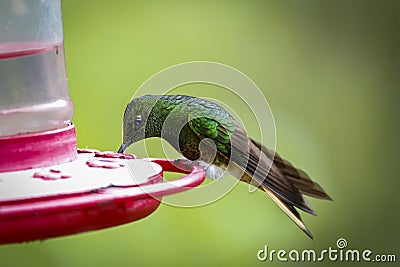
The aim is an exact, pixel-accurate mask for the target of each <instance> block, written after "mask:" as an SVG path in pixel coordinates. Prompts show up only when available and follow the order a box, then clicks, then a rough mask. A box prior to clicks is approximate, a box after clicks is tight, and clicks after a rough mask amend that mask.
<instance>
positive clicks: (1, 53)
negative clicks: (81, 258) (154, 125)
mask: <svg viewBox="0 0 400 267" xmlns="http://www.w3.org/2000/svg"><path fill="white" fill-rule="evenodd" d="M0 24H1V25H5V27H4V29H7V30H3V31H1V32H0V69H1V71H0V81H1V83H0V244H4V243H12V242H23V241H30V240H37V239H45V238H49V237H56V236H62V235H68V234H75V233H81V232H85V231H91V230H97V229H102V228H106V227H110V226H115V225H120V224H123V223H128V222H132V221H135V220H138V219H141V218H144V217H146V216H147V215H149V214H151V213H152V212H154V211H155V210H156V209H157V207H158V206H159V204H160V201H161V198H162V197H163V196H164V195H168V194H173V193H177V192H181V191H184V190H187V189H190V188H193V187H195V186H197V185H199V184H201V183H202V182H203V180H204V178H205V173H204V171H203V170H202V169H201V168H200V167H197V166H192V167H191V170H190V172H188V173H187V174H188V175H187V176H185V177H182V178H180V179H177V180H174V181H169V182H163V171H173V172H182V170H183V169H184V166H183V168H176V167H175V166H174V165H173V163H172V162H170V161H169V160H156V159H137V158H135V156H133V155H130V154H119V153H114V152H100V151H98V150H90V149H84V150H79V149H78V150H77V149H76V135H75V128H74V126H73V125H72V124H71V122H70V121H71V119H72V116H73V105H72V101H71V100H70V98H69V94H68V87H67V76H66V70H65V59H64V48H63V33H62V21H61V5H60V0H47V1H41V0H30V1H23V2H16V1H13V0H6V1H5V3H3V5H2V9H1V10H0Z"/></svg>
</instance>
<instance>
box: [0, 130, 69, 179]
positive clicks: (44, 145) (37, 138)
mask: <svg viewBox="0 0 400 267" xmlns="http://www.w3.org/2000/svg"><path fill="white" fill-rule="evenodd" d="M76 157H77V153H76V134H75V126H74V125H72V124H71V125H68V126H67V127H65V128H62V129H57V130H50V131H45V132H38V133H31V134H24V135H17V136H6V137H0V172H8V171H19V170H26V169H32V168H40V167H47V166H51V165H56V164H60V163H65V162H70V161H72V160H75V159H76Z"/></svg>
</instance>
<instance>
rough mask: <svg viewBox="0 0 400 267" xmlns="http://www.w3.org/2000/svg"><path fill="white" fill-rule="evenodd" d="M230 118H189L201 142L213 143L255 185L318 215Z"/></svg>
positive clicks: (197, 115)
mask: <svg viewBox="0 0 400 267" xmlns="http://www.w3.org/2000/svg"><path fill="white" fill-rule="evenodd" d="M208 112H209V111H208ZM225 113H226V112H225ZM228 116H229V115H227V117H224V118H223V119H222V118H221V116H219V117H213V118H209V117H210V115H208V114H205V116H200V114H199V109H197V114H196V116H195V117H190V115H189V118H188V122H189V126H190V128H191V129H192V130H193V132H194V133H195V134H196V135H197V136H198V137H199V138H200V140H203V139H206V138H209V139H212V140H213V141H214V143H215V146H216V148H217V152H218V154H219V155H221V156H223V157H225V158H226V159H227V162H229V161H232V162H233V163H234V164H235V165H236V166H237V167H239V168H240V169H241V170H242V171H243V172H244V173H246V174H248V175H249V176H250V177H251V178H253V179H254V180H255V181H256V183H255V184H257V185H259V186H260V187H261V186H264V187H266V188H268V189H269V190H271V191H272V192H273V193H274V194H276V195H277V196H278V197H279V198H281V199H283V200H284V201H285V202H286V203H288V204H290V205H293V206H296V207H298V208H300V209H302V210H304V211H306V212H309V213H311V214H315V212H314V211H313V210H312V208H311V206H310V205H309V204H308V202H307V201H306V200H305V199H304V198H303V196H302V194H301V193H300V192H299V190H298V189H297V188H296V187H295V186H294V185H293V183H292V182H291V181H290V180H289V179H288V178H287V177H286V176H285V175H284V174H283V173H282V172H281V171H280V170H279V168H278V167H277V166H276V165H275V164H274V163H273V160H272V159H271V158H268V157H267V155H266V153H263V152H262V150H260V149H259V148H258V147H257V146H256V145H255V144H254V143H253V142H252V140H251V139H250V138H249V137H248V136H247V133H246V131H245V130H244V129H243V128H242V127H240V126H239V125H238V124H237V123H236V122H235V121H234V120H233V118H231V117H230V116H229V117H228ZM238 178H239V179H240V178H241V177H238ZM245 181H246V180H245ZM246 182H248V183H250V182H251V181H246ZM252 183H253V182H252Z"/></svg>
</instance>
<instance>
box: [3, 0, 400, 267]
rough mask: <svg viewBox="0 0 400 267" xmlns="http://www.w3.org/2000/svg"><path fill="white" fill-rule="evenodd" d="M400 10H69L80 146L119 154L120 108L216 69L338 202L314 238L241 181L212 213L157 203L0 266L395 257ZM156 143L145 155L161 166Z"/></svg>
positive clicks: (333, 6) (341, 4)
mask: <svg viewBox="0 0 400 267" xmlns="http://www.w3.org/2000/svg"><path fill="white" fill-rule="evenodd" d="M399 7H400V2H399V1H344V0H341V1H278V0H276V1H201V2H191V1H104V0H96V1H94V0H86V1H78V0H68V1H66V0H64V1H63V21H64V36H65V50H66V59H67V70H68V75H69V88H70V94H71V97H72V99H73V101H74V105H75V116H74V120H73V121H74V123H75V124H76V127H77V138H78V145H79V147H89V148H97V149H101V150H115V149H117V148H118V146H119V145H120V142H121V136H122V128H121V121H122V115H123V111H124V109H125V106H126V104H127V103H128V101H129V100H130V99H131V97H132V96H133V94H134V92H135V90H136V89H137V88H138V87H139V86H140V85H141V84H142V83H143V82H144V81H145V80H146V79H148V78H149V77H150V76H151V75H153V74H154V73H156V72H158V71H160V70H162V69H164V68H166V67H169V66H171V65H174V64H178V63H182V62H187V61H194V60H209V61H216V62H221V63H224V64H227V65H230V66H232V67H234V68H237V69H239V70H240V71H242V72H244V73H245V74H247V75H248V76H249V77H250V78H251V79H252V80H254V81H255V82H256V83H257V85H258V86H259V87H260V88H261V89H262V90H263V92H264V94H265V95H266V97H267V99H268V101H269V104H270V105H271V108H272V111H273V113H274V116H275V121H276V126H277V150H278V151H279V152H280V153H281V155H283V156H285V157H286V158H288V159H290V160H291V161H292V162H293V163H295V164H296V165H297V166H300V167H302V168H304V169H306V170H307V171H308V172H309V173H310V174H311V175H312V177H314V179H316V180H318V181H319V182H320V184H321V185H323V186H324V188H325V189H326V190H327V191H328V192H329V193H330V195H331V196H332V197H333V198H334V202H324V201H318V200H310V202H311V204H312V205H313V207H314V208H315V209H316V211H317V212H318V216H317V217H313V216H308V215H307V214H304V215H303V218H304V220H305V222H306V224H307V225H308V226H309V227H310V229H311V231H312V232H313V234H314V236H315V241H311V240H309V239H308V238H307V237H306V236H305V235H304V234H303V233H302V232H301V231H300V230H299V229H297V228H296V227H295V226H294V224H293V223H292V222H291V221H290V220H289V219H288V218H287V217H286V216H285V215H284V214H283V213H282V212H280V210H279V209H278V208H277V207H276V206H275V204H274V203H273V202H272V201H270V200H269V199H267V197H266V196H265V195H264V194H263V193H261V192H257V193H255V194H249V193H248V190H247V186H246V185H244V184H239V185H238V186H236V187H235V188H234V189H233V191H232V192H231V193H229V194H228V195H227V196H226V197H224V198H222V199H220V200H219V201H217V202H215V203H213V204H211V205H207V206H204V207H200V208H176V207H171V206H167V205H161V206H160V208H159V209H158V210H157V211H156V212H155V213H153V214H152V215H150V216H149V217H147V218H145V219H143V220H141V221H138V222H135V223H131V224H127V225H123V226H119V227H114V228H111V229H107V230H102V231H97V232H91V233H85V234H80V235H75V236H68V237H62V238H56V239H51V240H46V241H44V242H33V243H27V244H13V245H5V246H1V247H0V266H2V267H3V266H4V267H6V266H7V267H9V266H42V267H43V266H98V267H100V266H112V265H114V266H253V265H254V266H255V265H264V266H267V265H268V266H273V265H279V264H285V263H280V262H278V261H274V262H269V261H266V262H259V261H258V260H257V257H256V253H257V251H258V250H260V249H262V248H263V247H264V245H268V246H269V248H270V249H277V250H278V249H285V250H287V251H289V250H291V249H298V250H302V249H315V250H317V251H319V250H322V249H327V248H328V247H329V246H331V247H333V248H336V245H335V243H336V240H337V239H338V238H341V237H342V238H346V239H347V241H348V244H349V246H348V247H349V248H354V249H356V248H357V249H360V250H362V249H370V250H372V251H373V252H374V253H382V254H385V253H390V254H396V256H397V260H398V261H399V260H400V259H399V258H400V253H399V247H400V245H399V241H398V237H399V230H398V226H399V224H400V220H399V215H398V211H399V207H398V206H397V205H398V204H399V200H400V198H399V193H398V190H399V185H400V182H399V175H398V173H397V167H396V165H397V164H398V163H397V160H398V159H399V156H398V150H397V149H398V148H399V141H398V137H399V136H400V131H399V129H400V128H399V119H398V115H399V107H398V102H399V99H400V98H399V96H400V95H399V80H400V78H399V77H400V75H399V69H400V34H399V33H400V32H399V29H400V23H399V21H400V19H399V17H400V12H399V11H400V9H399ZM221 97H223V94H221ZM236 112H238V113H240V110H239V111H238V110H236ZM250 130H251V129H250ZM155 144H156V143H154V144H150V145H151V146H152V151H153V152H151V153H154V156H158V155H160V151H159V148H158V146H156V145H155ZM130 152H135V150H134V149H133V150H130ZM301 264H303V265H310V263H307V264H305V263H301ZM318 264H321V263H318ZM323 264H325V265H333V264H336V265H337V264H344V263H332V262H329V261H325V262H324V263H323ZM359 264H361V263H359ZM359 264H358V263H352V264H350V265H349V266H353V265H354V266H356V265H359ZM390 265H391V264H390V263H385V264H382V266H390ZM393 265H394V264H393Z"/></svg>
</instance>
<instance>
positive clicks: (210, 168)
mask: <svg viewBox="0 0 400 267" xmlns="http://www.w3.org/2000/svg"><path fill="white" fill-rule="evenodd" d="M182 164H184V165H185V170H186V171H190V167H191V166H200V167H201V168H203V170H204V171H205V172H206V176H207V178H210V179H212V180H217V179H220V178H222V177H223V176H224V174H225V170H224V169H223V168H220V167H217V166H215V165H213V164H211V163H208V162H205V161H202V160H193V161H191V160H188V159H175V160H174V166H175V167H176V168H182Z"/></svg>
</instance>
